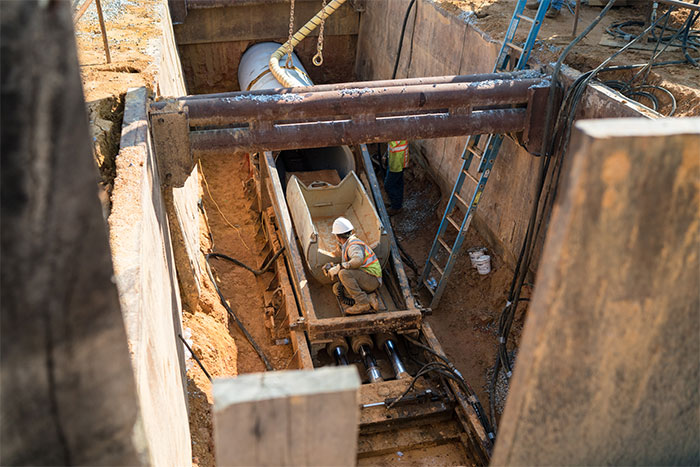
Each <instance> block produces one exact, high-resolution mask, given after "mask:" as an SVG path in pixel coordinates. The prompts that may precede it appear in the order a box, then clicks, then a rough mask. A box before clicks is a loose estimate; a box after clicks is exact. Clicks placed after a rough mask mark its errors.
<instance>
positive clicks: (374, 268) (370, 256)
mask: <svg viewBox="0 0 700 467" xmlns="http://www.w3.org/2000/svg"><path fill="white" fill-rule="evenodd" d="M352 245H360V246H361V247H362V249H363V250H364V252H365V259H364V261H363V262H362V266H360V269H362V270H363V271H365V272H366V273H368V274H371V275H373V276H376V277H382V266H381V265H380V264H379V260H378V259H377V255H375V254H374V251H372V249H371V248H370V247H368V246H367V244H366V243H365V242H363V241H362V240H360V239H359V238H357V237H355V236H354V235H353V236H352V237H350V238H348V241H347V242H345V243H344V244H343V248H342V254H343V261H344V262H348V261H350V257H349V256H348V249H349V248H350V246H352Z"/></svg>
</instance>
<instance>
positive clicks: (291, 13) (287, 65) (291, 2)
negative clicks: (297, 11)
mask: <svg viewBox="0 0 700 467" xmlns="http://www.w3.org/2000/svg"><path fill="white" fill-rule="evenodd" d="M293 35H294V0H289V40H288V41H287V44H289V46H288V47H287V62H286V63H285V68H291V67H293V66H294V62H293V61H292V52H293V51H294V47H292V36H293Z"/></svg>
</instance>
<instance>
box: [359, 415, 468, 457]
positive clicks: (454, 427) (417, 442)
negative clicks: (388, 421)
mask: <svg viewBox="0 0 700 467" xmlns="http://www.w3.org/2000/svg"><path fill="white" fill-rule="evenodd" d="M462 434H463V433H462V429H461V427H460V426H459V424H458V423H456V422H454V421H452V422H442V423H436V424H434V425H427V426H426V425H420V426H415V427H406V428H404V429H402V430H396V431H390V432H386V433H372V434H369V435H360V439H359V443H358V447H357V456H358V457H359V458H363V457H371V456H378V455H381V454H389V453H395V452H397V451H406V450H409V449H421V448H426V447H430V446H438V445H441V444H446V443H449V442H451V441H459V439H460V435H462Z"/></svg>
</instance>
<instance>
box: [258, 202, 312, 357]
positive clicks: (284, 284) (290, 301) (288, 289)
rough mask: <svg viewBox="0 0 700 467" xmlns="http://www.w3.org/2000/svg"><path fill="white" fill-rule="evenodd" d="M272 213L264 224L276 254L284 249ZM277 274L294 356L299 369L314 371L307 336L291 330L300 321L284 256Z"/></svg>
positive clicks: (265, 216)
mask: <svg viewBox="0 0 700 467" xmlns="http://www.w3.org/2000/svg"><path fill="white" fill-rule="evenodd" d="M271 211H272V209H270V208H268V210H267V211H265V212H264V213H263V223H264V225H265V232H267V237H268V240H269V241H270V245H271V247H272V252H275V251H279V249H280V248H282V243H281V242H280V240H279V236H278V234H277V229H276V228H275V224H274V223H273V221H272V219H271V216H273V215H274V214H273V213H272V212H271ZM275 273H276V274H277V280H278V281H279V287H280V288H281V289H282V293H283V295H284V301H285V305H284V306H285V310H286V312H287V321H288V323H289V325H290V329H289V340H290V341H291V343H292V348H293V349H294V355H296V360H297V368H299V369H303V370H313V368H314V364H313V362H312V360H311V352H310V351H309V345H308V343H307V342H306V336H304V333H303V332H299V331H295V330H294V329H292V328H291V326H292V323H296V321H297V320H298V319H299V309H298V308H297V303H296V300H295V298H294V292H293V290H292V285H291V284H290V282H289V276H288V275H287V267H286V265H285V262H284V257H282V256H279V257H278V258H277V259H276V260H275Z"/></svg>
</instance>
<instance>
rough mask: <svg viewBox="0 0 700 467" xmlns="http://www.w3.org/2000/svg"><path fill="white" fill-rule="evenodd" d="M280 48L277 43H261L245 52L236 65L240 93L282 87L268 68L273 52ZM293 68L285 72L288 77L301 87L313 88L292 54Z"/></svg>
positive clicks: (304, 70)
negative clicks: (297, 82) (292, 78)
mask: <svg viewBox="0 0 700 467" xmlns="http://www.w3.org/2000/svg"><path fill="white" fill-rule="evenodd" d="M279 47H280V44H279V43H277V42H261V43H259V44H255V45H254V46H252V47H250V48H249V49H248V50H246V51H245V53H244V54H243V56H242V57H241V62H240V64H239V65H238V83H239V84H240V86H241V91H257V90H260V89H276V88H281V87H284V85H283V84H282V83H280V82H279V81H278V80H277V79H276V78H275V76H274V75H273V74H272V73H271V72H270V69H269V68H268V60H269V57H270V55H272V54H273V53H274V52H275V50H277V49H278V48H279ZM292 63H293V64H294V68H292V69H289V70H287V71H288V73H289V75H290V76H292V77H294V79H296V80H298V81H299V82H301V83H303V84H301V86H313V84H314V83H313V82H312V81H311V78H309V75H307V74H306V69H305V68H304V65H302V64H301V61H299V57H297V56H296V54H294V53H292Z"/></svg>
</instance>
